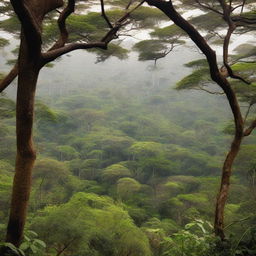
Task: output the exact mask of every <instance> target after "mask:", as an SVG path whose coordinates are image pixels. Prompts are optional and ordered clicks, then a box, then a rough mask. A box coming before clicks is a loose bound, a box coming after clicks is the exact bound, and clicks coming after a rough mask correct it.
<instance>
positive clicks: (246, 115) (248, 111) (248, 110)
mask: <svg viewBox="0 0 256 256" xmlns="http://www.w3.org/2000/svg"><path fill="white" fill-rule="evenodd" d="M253 105H254V104H253V103H250V104H249V106H248V108H247V111H246V113H245V116H244V123H245V122H246V120H247V117H248V115H249V113H250V111H251V107H252V106H253Z"/></svg>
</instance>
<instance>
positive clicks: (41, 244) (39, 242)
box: [34, 239, 46, 248]
mask: <svg viewBox="0 0 256 256" xmlns="http://www.w3.org/2000/svg"><path fill="white" fill-rule="evenodd" d="M34 244H37V245H40V246H41V247H42V248H46V243H45V242H44V241H42V240H39V239H35V240H34Z"/></svg>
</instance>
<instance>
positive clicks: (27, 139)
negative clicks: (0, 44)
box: [6, 35, 39, 246]
mask: <svg viewBox="0 0 256 256" xmlns="http://www.w3.org/2000/svg"><path fill="white" fill-rule="evenodd" d="M18 63H19V72H18V91H17V103H16V136H17V155H16V165H15V176H14V181H13V191H12V200H11V208H10V215H9V222H8V227H7V235H6V241H7V242H10V243H12V244H14V245H15V246H19V245H20V243H21V240H22V237H23V229H24V225H25V221H26V212H27V207H28V201H29V195H30V189H31V176H32V169H33V165H34V161H35V158H36V153H35V149H34V145H33V139H32V128H33V118H34V98H35V90H36V83H37V78H38V74H39V66H38V63H37V61H35V59H33V58H32V59H31V58H28V45H27V43H26V39H25V38H24V35H22V40H21V47H20V55H19V61H18Z"/></svg>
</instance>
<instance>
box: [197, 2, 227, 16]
mask: <svg viewBox="0 0 256 256" xmlns="http://www.w3.org/2000/svg"><path fill="white" fill-rule="evenodd" d="M195 1H196V3H197V4H198V5H199V6H200V7H202V8H203V9H206V10H210V11H212V12H215V13H217V14H220V15H223V13H222V12H220V11H218V10H216V9H215V8H213V7H212V6H210V5H209V4H205V3H201V2H200V1H199V0H195Z"/></svg>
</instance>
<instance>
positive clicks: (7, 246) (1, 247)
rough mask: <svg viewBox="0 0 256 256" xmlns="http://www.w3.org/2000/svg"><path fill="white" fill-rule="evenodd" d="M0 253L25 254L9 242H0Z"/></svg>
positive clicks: (5, 255)
mask: <svg viewBox="0 0 256 256" xmlns="http://www.w3.org/2000/svg"><path fill="white" fill-rule="evenodd" d="M0 255H2V256H25V254H24V252H23V251H22V250H20V249H19V248H17V247H15V246H14V245H13V244H11V243H0Z"/></svg>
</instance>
